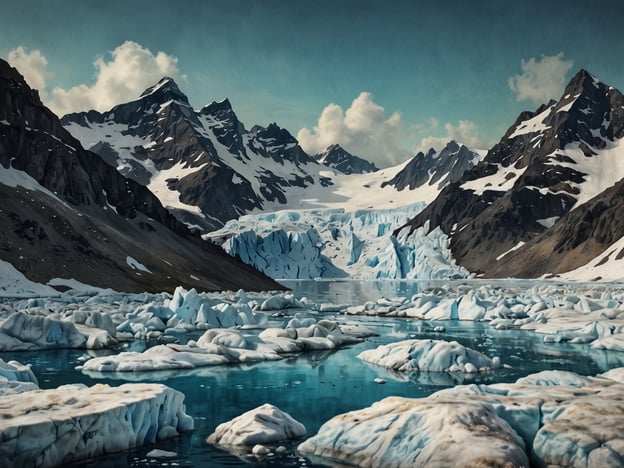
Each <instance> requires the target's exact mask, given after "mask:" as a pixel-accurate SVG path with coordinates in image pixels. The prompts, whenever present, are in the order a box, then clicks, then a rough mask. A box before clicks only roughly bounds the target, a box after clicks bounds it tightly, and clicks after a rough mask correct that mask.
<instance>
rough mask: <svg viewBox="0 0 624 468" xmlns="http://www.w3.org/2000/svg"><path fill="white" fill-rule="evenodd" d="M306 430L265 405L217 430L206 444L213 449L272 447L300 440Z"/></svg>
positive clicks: (289, 417)
mask: <svg viewBox="0 0 624 468" xmlns="http://www.w3.org/2000/svg"><path fill="white" fill-rule="evenodd" d="M305 434H306V429H305V427H304V426H303V424H301V423H300V422H298V421H297V420H295V419H294V418H293V417H292V416H290V415H289V414H288V413H285V412H283V411H282V410H280V409H279V408H277V407H275V406H273V405H271V404H269V403H266V404H264V405H262V406H259V407H258V408H255V409H253V410H251V411H247V412H246V413H244V414H241V415H240V416H238V417H236V418H234V419H232V420H231V421H228V422H225V423H222V424H220V425H219V426H217V428H216V429H215V431H214V433H212V434H211V435H210V436H209V437H208V440H207V441H208V443H209V444H213V445H217V446H229V445H244V446H249V447H253V446H255V445H257V444H263V445H264V444H274V443H276V442H283V441H287V440H293V439H300V438H301V437H303V436H305Z"/></svg>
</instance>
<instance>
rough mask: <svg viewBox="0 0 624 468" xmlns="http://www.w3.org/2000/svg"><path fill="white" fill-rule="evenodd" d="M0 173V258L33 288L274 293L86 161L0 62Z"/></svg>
mask: <svg viewBox="0 0 624 468" xmlns="http://www.w3.org/2000/svg"><path fill="white" fill-rule="evenodd" d="M128 112H129V114H131V113H132V112H130V110H128ZM136 112H137V111H136V109H135V113H136ZM0 165H1V167H0V194H1V196H2V201H3V204H2V209H1V210H0V223H1V224H2V230H0V258H1V259H2V260H4V261H7V262H9V263H11V264H12V265H14V266H15V267H16V268H17V269H18V270H19V271H21V272H22V273H24V274H25V275H26V276H27V277H28V278H29V279H31V280H35V281H38V282H43V283H45V282H47V281H49V280H50V279H52V278H58V277H63V278H75V279H78V280H80V281H82V282H85V283H89V284H92V285H94V286H102V287H111V288H114V289H117V290H120V291H130V292H132V291H163V290H167V289H172V288H173V287H175V286H177V285H186V286H187V287H197V288H198V289H202V290H217V289H238V288H241V287H242V288H246V289H253V290H257V289H274V288H279V287H280V286H279V285H277V284H276V283H274V282H273V281H271V280H270V279H269V278H268V277H266V276H264V275H262V274H260V273H258V272H257V271H256V270H254V269H253V268H250V267H248V266H246V265H244V264H242V263H241V262H239V261H237V260H235V259H232V258H231V257H229V256H228V255H226V254H225V253H224V252H223V251H222V250H221V249H220V248H218V247H215V246H211V245H207V244H206V243H205V242H203V241H202V240H201V239H200V238H199V236H197V235H195V234H193V233H191V232H190V231H189V230H188V229H187V228H186V226H184V225H183V224H182V223H180V222H179V221H178V220H176V218H174V217H173V216H171V214H170V213H169V212H168V211H167V210H166V209H164V208H163V206H162V205H161V203H160V202H159V200H158V199H157V198H156V197H155V196H154V195H153V194H152V193H151V192H150V191H149V190H148V189H147V188H146V187H144V186H143V185H141V184H139V183H137V182H135V181H133V180H131V179H128V178H126V177H124V176H122V175H121V174H120V173H119V172H118V171H117V170H116V169H115V168H114V167H112V166H110V165H109V164H107V163H106V162H105V161H104V160H103V159H102V158H100V157H99V156H98V155H96V154H94V153H92V152H90V151H85V150H84V149H83V147H82V145H81V144H80V142H79V141H78V140H76V139H75V138H74V137H72V136H71V135H70V133H69V132H68V131H67V130H65V129H64V128H63V127H62V125H61V122H60V120H59V119H58V117H56V116H55V115H54V114H53V113H52V112H51V111H50V110H49V109H47V108H46V107H45V106H44V105H43V104H42V103H41V101H40V99H39V96H38V93H37V92H36V91H34V90H32V89H31V88H30V87H29V86H28V85H27V84H26V82H25V81H24V79H23V77H22V76H21V75H20V74H19V72H18V71H17V70H15V69H14V68H11V67H10V66H9V64H8V63H7V62H5V61H4V60H0Z"/></svg>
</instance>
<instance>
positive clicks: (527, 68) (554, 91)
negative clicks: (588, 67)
mask: <svg viewBox="0 0 624 468" xmlns="http://www.w3.org/2000/svg"><path fill="white" fill-rule="evenodd" d="M573 65H574V61H573V60H566V59H564V57H563V52H559V53H558V54H557V55H542V56H541V57H540V58H539V59H537V60H536V59H535V57H531V58H530V59H529V60H522V61H521V62H520V66H521V67H522V73H521V74H519V75H513V76H510V77H509V79H508V80H507V83H508V85H509V89H511V91H512V92H513V93H514V95H515V96H516V100H517V101H530V102H532V103H533V104H535V105H540V104H543V103H546V102H548V101H549V100H550V99H556V98H558V97H559V96H560V94H561V92H562V91H563V89H564V87H565V84H566V82H567V75H568V72H569V71H570V69H571V68H572V66H573Z"/></svg>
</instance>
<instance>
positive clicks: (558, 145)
mask: <svg viewBox="0 0 624 468" xmlns="http://www.w3.org/2000/svg"><path fill="white" fill-rule="evenodd" d="M623 137H624V96H623V95H622V94H621V93H620V92H619V91H618V90H617V89H615V88H613V87H610V86H608V85H606V84H604V83H602V82H600V81H599V80H598V79H596V78H595V77H594V76H592V75H591V74H589V73H588V72H587V71H585V70H581V71H579V72H578V73H577V74H576V75H575V76H574V78H573V79H572V80H571V81H570V83H569V84H568V85H567V87H566V89H565V91H564V94H563V96H562V97H561V99H560V100H559V101H558V102H555V101H551V102H550V103H548V104H546V105H543V106H541V107H540V108H539V109H538V110H537V111H535V112H533V113H529V112H525V113H523V114H521V115H520V116H519V117H518V119H517V120H516V122H515V123H514V124H513V125H512V126H511V127H510V128H509V130H508V131H507V133H506V134H505V135H504V136H503V138H502V139H501V140H500V142H499V143H498V144H497V145H495V146H494V147H493V148H492V149H491V150H490V151H488V153H487V155H486V156H485V158H484V159H483V161H482V162H481V163H479V164H478V165H477V166H476V167H475V168H474V169H473V170H471V171H468V172H466V173H464V175H463V176H462V177H461V178H460V179H459V180H458V182H457V183H456V184H451V185H449V186H447V187H446V188H445V189H443V190H442V192H440V194H439V195H438V196H437V197H436V199H435V201H433V202H432V203H431V204H430V205H429V206H428V207H427V208H426V209H425V210H424V211H423V212H422V213H420V214H419V215H418V216H416V218H415V219H414V220H413V221H412V222H410V223H409V225H408V228H409V229H415V228H417V227H419V226H423V225H424V223H426V222H430V225H431V226H432V227H435V226H439V227H440V228H441V229H442V230H443V231H444V232H445V233H447V234H448V235H449V236H450V238H451V248H452V251H453V255H454V256H455V258H456V259H457V260H458V262H459V263H460V264H462V265H464V266H465V267H467V268H468V269H469V270H471V271H474V272H479V273H483V274H485V275H493V276H540V275H542V274H546V273H561V272H563V271H566V270H571V269H574V268H577V267H579V266H581V265H584V264H587V263H588V262H591V261H592V260H593V259H594V258H596V257H597V256H598V255H599V254H600V253H601V252H604V251H605V250H606V249H607V248H608V247H609V245H611V244H612V243H613V242H616V241H618V240H619V239H620V238H621V237H623V236H624V224H623V223H620V222H619V221H617V220H616V222H615V223H610V222H609V221H608V220H607V219H606V218H604V217H603V218H604V219H603V221H601V224H598V217H599V216H598V215H599V213H602V212H603V211H604V208H605V206H607V205H608V206H611V207H612V208H615V206H614V204H615V205H618V206H622V205H621V203H623V202H624V200H623V199H622V198H621V197H619V196H616V194H612V195H610V196H609V197H607V198H608V199H607V198H604V197H603V194H604V193H606V191H607V189H609V188H610V187H612V186H613V185H614V184H616V183H617V182H618V181H620V180H621V179H622V177H624V146H622V145H623V144H622V138H623ZM594 197H598V198H594ZM601 197H602V198H601ZM592 199H593V200H594V201H597V203H594V205H593V208H592V210H589V209H586V208H583V207H584V206H586V205H587V204H588V202H589V201H590V200H592ZM599 202H602V205H600V203H599ZM571 210H574V211H577V210H584V211H583V213H582V215H577V216H572V217H566V216H565V215H566V214H567V213H570V212H571ZM615 211H617V210H615ZM615 211H613V212H615ZM579 213H580V212H579ZM571 223H577V224H575V225H573V224H571ZM551 231H553V232H554V231H557V232H559V233H560V235H558V240H556V241H555V240H553V236H551V235H550V234H548V232H551ZM589 231H591V235H589V236H588V235H586V233H588V232H589ZM564 233H566V234H565V235H564ZM566 235H567V239H566V237H565V236H566ZM571 238H574V239H575V241H570V239H571ZM542 241H547V242H545V243H543V244H542V246H541V247H536V244H537V243H541V242H542ZM520 242H523V243H524V244H522V246H521V247H518V249H517V250H515V251H514V253H513V255H511V254H510V255H504V256H503V254H504V253H505V252H508V251H510V250H511V249H512V248H514V247H517V246H519V245H520ZM586 242H590V243H591V245H589V244H587V246H586V248H583V247H582V246H581V245H580V244H584V243H586Z"/></svg>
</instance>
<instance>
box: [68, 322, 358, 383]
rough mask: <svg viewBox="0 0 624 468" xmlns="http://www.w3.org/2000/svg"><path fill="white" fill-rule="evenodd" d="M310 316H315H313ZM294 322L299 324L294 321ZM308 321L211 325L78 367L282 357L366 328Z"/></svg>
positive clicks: (132, 367) (351, 339)
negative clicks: (191, 336) (246, 327)
mask: <svg viewBox="0 0 624 468" xmlns="http://www.w3.org/2000/svg"><path fill="white" fill-rule="evenodd" d="M311 320H312V322H314V320H313V319H311ZM294 325H299V323H297V322H295V323H294ZM305 325H306V326H302V327H297V326H287V327H286V328H267V329H265V330H263V331H262V332H261V333H260V334H259V335H254V334H245V333H243V332H241V331H240V330H235V329H211V330H207V331H206V332H204V334H203V335H202V336H201V337H200V338H199V339H198V340H197V341H196V342H195V341H190V342H189V343H188V344H187V345H176V344H167V345H158V346H154V347H152V348H149V349H147V350H146V351H144V352H142V353H138V352H124V353H120V354H117V355H114V356H103V357H96V358H93V359H90V360H88V361H86V362H85V363H84V365H83V366H81V367H80V369H82V370H83V371H96V372H134V371H152V370H154V371H162V370H170V369H193V368H196V367H203V366H214V365H219V364H238V363H250V362H257V361H271V360H279V359H283V358H285V357H286V356H288V355H292V354H293V353H300V352H303V351H312V350H325V349H336V348H339V347H341V346H344V345H348V344H352V343H359V342H360V341H362V339H363V335H364V336H366V334H365V333H364V332H363V331H362V330H359V329H358V330H356V332H354V334H347V333H345V332H343V330H342V329H341V328H340V326H339V325H338V324H337V323H336V322H333V321H330V320H320V321H319V322H318V323H308V322H306V324H305Z"/></svg>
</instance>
